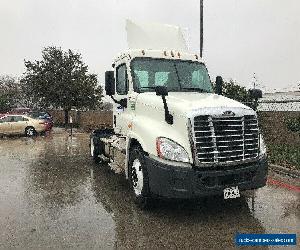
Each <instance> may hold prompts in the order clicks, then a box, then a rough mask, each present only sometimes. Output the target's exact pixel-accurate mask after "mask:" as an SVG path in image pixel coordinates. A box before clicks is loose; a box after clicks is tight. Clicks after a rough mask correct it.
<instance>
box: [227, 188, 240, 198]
mask: <svg viewBox="0 0 300 250" xmlns="http://www.w3.org/2000/svg"><path fill="white" fill-rule="evenodd" d="M238 197H240V191H239V187H238V186H236V187H230V188H225V189H224V199H225V200H226V199H235V198H238Z"/></svg>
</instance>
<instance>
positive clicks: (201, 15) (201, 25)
mask: <svg viewBox="0 0 300 250" xmlns="http://www.w3.org/2000/svg"><path fill="white" fill-rule="evenodd" d="M202 53H203V0H200V57H202Z"/></svg>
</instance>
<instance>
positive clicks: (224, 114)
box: [222, 110, 235, 116]
mask: <svg viewBox="0 0 300 250" xmlns="http://www.w3.org/2000/svg"><path fill="white" fill-rule="evenodd" d="M222 116H235V113H234V112H232V111H230V110H227V111H224V112H223V114H222Z"/></svg>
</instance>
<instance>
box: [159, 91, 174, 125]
mask: <svg viewBox="0 0 300 250" xmlns="http://www.w3.org/2000/svg"><path fill="white" fill-rule="evenodd" d="M161 98H162V100H163V103H164V110H165V120H166V122H167V123H168V124H170V125H172V124H173V115H171V114H170V112H169V108H168V105H167V100H166V96H165V95H162V96H161Z"/></svg>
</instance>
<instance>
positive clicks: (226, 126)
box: [193, 115, 259, 163]
mask: <svg viewBox="0 0 300 250" xmlns="http://www.w3.org/2000/svg"><path fill="white" fill-rule="evenodd" d="M193 129H194V140H195V141H194V143H195V145H194V146H195V154H196V155H195V157H196V161H198V162H199V163H227V162H237V161H245V160H251V159H253V158H256V157H258V153H259V130H258V124H257V118H256V117H255V116H254V115H245V116H240V117H212V116H209V115H202V116H196V117H195V118H194V124H193Z"/></svg>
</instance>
